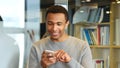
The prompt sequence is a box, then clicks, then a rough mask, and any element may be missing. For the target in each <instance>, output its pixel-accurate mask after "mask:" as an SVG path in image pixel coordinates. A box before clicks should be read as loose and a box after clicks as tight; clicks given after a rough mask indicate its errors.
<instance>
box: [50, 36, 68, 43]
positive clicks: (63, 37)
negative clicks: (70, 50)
mask: <svg viewBox="0 0 120 68" xmlns="http://www.w3.org/2000/svg"><path fill="white" fill-rule="evenodd" d="M68 37H69V36H68V34H64V35H63V36H62V37H61V38H59V39H51V40H52V41H54V42H63V41H65V40H66V39H68Z"/></svg>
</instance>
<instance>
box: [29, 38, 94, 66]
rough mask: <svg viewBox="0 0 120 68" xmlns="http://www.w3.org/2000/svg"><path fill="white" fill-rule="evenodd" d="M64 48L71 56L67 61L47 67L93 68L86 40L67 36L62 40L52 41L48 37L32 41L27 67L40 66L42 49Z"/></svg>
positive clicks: (54, 49)
mask: <svg viewBox="0 0 120 68" xmlns="http://www.w3.org/2000/svg"><path fill="white" fill-rule="evenodd" d="M60 49H62V50H64V51H65V52H67V53H68V54H69V55H70V56H71V58H72V59H71V61H70V62H68V63H63V62H57V63H55V64H53V65H51V66H49V67H48V68H93V64H92V55H91V50H90V47H89V45H88V43H87V42H85V41H83V40H80V39H78V38H75V37H72V36H69V38H68V39H66V40H65V41H63V42H53V41H52V40H51V39H50V37H47V38H44V39H41V40H39V41H37V42H35V43H34V45H33V46H32V48H31V52H30V58H29V64H28V66H29V68H42V67H41V65H40V64H41V63H40V61H41V54H42V52H43V51H44V50H53V51H56V50H60Z"/></svg>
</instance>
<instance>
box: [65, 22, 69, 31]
mask: <svg viewBox="0 0 120 68" xmlns="http://www.w3.org/2000/svg"><path fill="white" fill-rule="evenodd" d="M68 25H69V21H67V22H66V26H65V29H67V27H68Z"/></svg>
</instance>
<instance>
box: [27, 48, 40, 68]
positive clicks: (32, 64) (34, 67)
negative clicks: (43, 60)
mask: <svg viewBox="0 0 120 68" xmlns="http://www.w3.org/2000/svg"><path fill="white" fill-rule="evenodd" d="M28 68H42V67H41V65H40V62H39V61H38V58H37V52H36V49H35V47H32V48H31V52H30V57H29V63H28Z"/></svg>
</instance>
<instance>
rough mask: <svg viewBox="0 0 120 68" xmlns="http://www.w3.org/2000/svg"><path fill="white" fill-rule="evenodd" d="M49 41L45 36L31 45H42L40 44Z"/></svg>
mask: <svg viewBox="0 0 120 68" xmlns="http://www.w3.org/2000/svg"><path fill="white" fill-rule="evenodd" d="M48 42H49V37H46V38H43V39H40V40H38V41H36V42H34V43H33V46H40V45H41V46H42V45H45V44H46V43H48Z"/></svg>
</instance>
